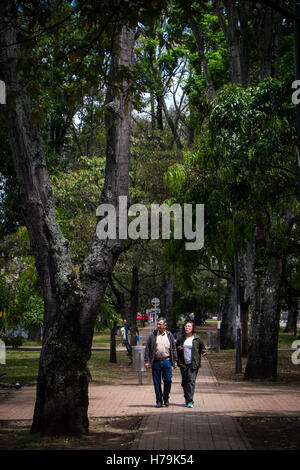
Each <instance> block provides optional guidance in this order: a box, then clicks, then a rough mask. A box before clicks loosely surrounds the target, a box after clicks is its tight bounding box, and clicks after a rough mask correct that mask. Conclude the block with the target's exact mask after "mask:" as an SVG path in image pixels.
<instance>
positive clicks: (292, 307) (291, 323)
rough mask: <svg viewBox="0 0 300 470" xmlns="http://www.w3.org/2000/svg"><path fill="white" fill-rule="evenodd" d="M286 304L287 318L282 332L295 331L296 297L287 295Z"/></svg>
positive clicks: (296, 315)
mask: <svg viewBox="0 0 300 470" xmlns="http://www.w3.org/2000/svg"><path fill="white" fill-rule="evenodd" d="M286 304H287V307H288V318H287V323H286V327H285V329H284V332H285V333H295V332H296V331H297V317H298V299H297V298H296V297H289V298H288V299H286ZM295 334H296V333H295Z"/></svg>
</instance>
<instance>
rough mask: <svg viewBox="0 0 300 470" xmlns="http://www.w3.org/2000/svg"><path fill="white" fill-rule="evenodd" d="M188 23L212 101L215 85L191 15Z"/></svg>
mask: <svg viewBox="0 0 300 470" xmlns="http://www.w3.org/2000/svg"><path fill="white" fill-rule="evenodd" d="M189 25H190V28H191V30H192V32H193V35H194V38H195V41H196V46H197V52H198V56H199V60H200V63H201V66H202V70H203V73H204V77H205V82H206V88H207V93H208V96H209V99H210V101H213V99H214V97H215V87H214V84H213V81H212V76H211V73H210V70H209V66H208V62H207V60H206V57H205V53H204V47H203V46H202V41H201V38H200V34H199V31H198V28H197V24H196V23H195V21H194V19H193V17H192V16H190V17H189Z"/></svg>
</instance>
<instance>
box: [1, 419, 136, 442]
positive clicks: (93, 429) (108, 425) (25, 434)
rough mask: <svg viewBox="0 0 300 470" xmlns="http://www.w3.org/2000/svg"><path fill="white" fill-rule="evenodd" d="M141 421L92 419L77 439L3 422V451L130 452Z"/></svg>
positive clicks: (25, 424) (19, 424)
mask: <svg viewBox="0 0 300 470" xmlns="http://www.w3.org/2000/svg"><path fill="white" fill-rule="evenodd" d="M141 420H142V418H141V417H139V416H127V417H126V416H125V417H123V416H122V417H121V418H90V420H89V423H90V432H89V434H88V435H87V436H83V437H81V438H78V437H69V436H68V437H67V436H63V437H61V436H60V437H55V436H53V437H44V436H41V435H38V434H36V435H35V434H34V435H32V434H31V433H30V425H31V422H30V421H29V420H23V421H21V420H15V421H0V450H129V449H130V448H131V445H132V443H133V441H134V438H135V435H136V433H137V431H138V429H139V427H140V424H141Z"/></svg>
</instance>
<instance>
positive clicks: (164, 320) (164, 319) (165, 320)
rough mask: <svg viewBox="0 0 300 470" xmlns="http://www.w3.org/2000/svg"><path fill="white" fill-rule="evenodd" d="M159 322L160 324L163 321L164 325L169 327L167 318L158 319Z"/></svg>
mask: <svg viewBox="0 0 300 470" xmlns="http://www.w3.org/2000/svg"><path fill="white" fill-rule="evenodd" d="M157 321H158V322H159V321H163V322H164V324H165V325H166V326H167V319H166V318H164V317H159V318H158V319H157Z"/></svg>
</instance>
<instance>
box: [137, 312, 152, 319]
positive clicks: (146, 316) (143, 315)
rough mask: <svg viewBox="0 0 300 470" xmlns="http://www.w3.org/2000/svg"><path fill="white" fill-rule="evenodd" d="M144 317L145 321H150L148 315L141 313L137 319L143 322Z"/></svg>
mask: <svg viewBox="0 0 300 470" xmlns="http://www.w3.org/2000/svg"><path fill="white" fill-rule="evenodd" d="M143 317H144V321H148V320H149V314H148V313H143V314H142V313H139V314H138V315H137V317H136V319H137V320H141V321H143Z"/></svg>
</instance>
